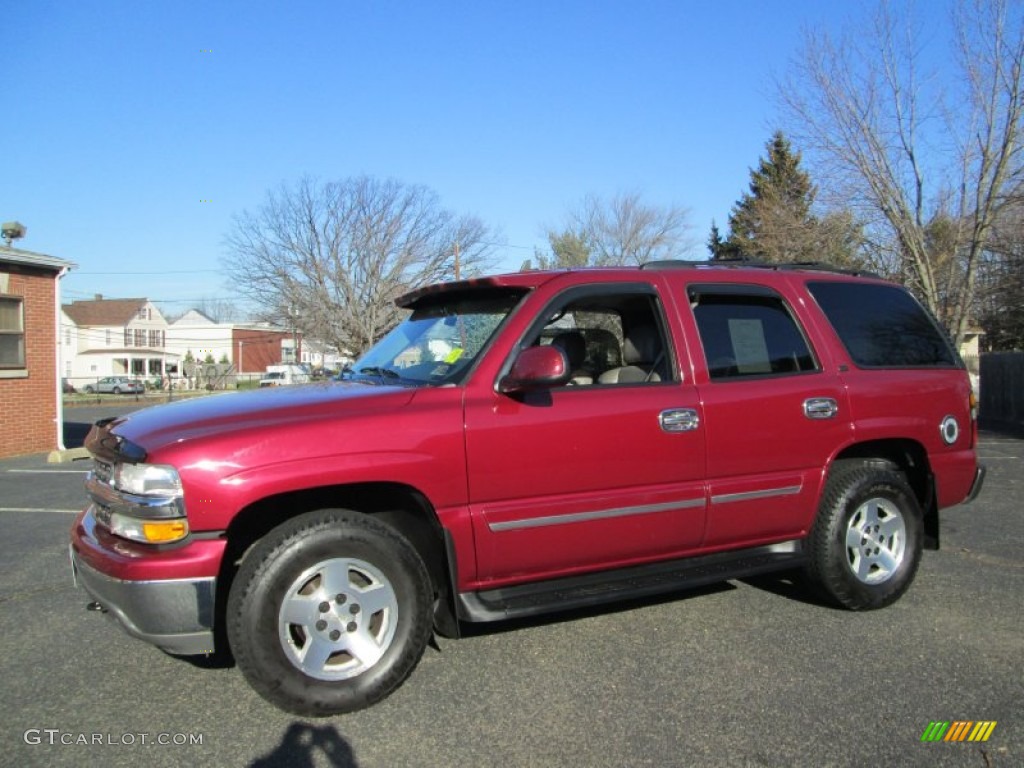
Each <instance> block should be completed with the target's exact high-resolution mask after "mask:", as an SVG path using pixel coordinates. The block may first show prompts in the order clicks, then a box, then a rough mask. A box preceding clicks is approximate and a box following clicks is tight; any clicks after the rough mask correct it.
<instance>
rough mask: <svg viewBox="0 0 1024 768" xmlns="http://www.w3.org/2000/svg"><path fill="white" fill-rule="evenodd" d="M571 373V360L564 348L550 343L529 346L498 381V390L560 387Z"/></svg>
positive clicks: (516, 390)
mask: <svg viewBox="0 0 1024 768" xmlns="http://www.w3.org/2000/svg"><path fill="white" fill-rule="evenodd" d="M569 373H570V372H569V361H568V360H566V358H565V354H564V353H563V352H562V350H560V349H558V348H557V347H552V346H550V345H548V346H543V347H527V348H526V349H524V350H523V351H522V352H520V353H519V356H518V357H517V358H516V360H515V362H514V363H512V370H510V371H509V372H508V375H507V376H506V377H505V378H503V379H502V380H501V381H500V382H499V383H498V391H499V392H503V393H505V394H509V393H512V392H528V391H531V390H536V389H549V388H551V387H559V386H561V385H563V384H566V383H568V381H569V378H570V376H569Z"/></svg>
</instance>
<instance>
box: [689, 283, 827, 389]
mask: <svg viewBox="0 0 1024 768" xmlns="http://www.w3.org/2000/svg"><path fill="white" fill-rule="evenodd" d="M690 304H691V306H692V307H693V315H694V317H695V318H696V321H697V329H698V331H699V333H700V341H701V345H702V346H703V348H704V359H705V360H707V364H708V372H709V374H710V376H711V379H712V380H714V381H721V380H728V379H734V378H739V377H744V376H773V375H776V376H777V375H785V374H796V373H805V372H808V371H815V370H817V364H816V362H815V360H814V356H813V355H812V354H811V350H810V348H809V347H808V346H807V341H806V339H805V338H804V335H803V333H802V332H801V330H800V327H799V326H798V325H797V323H796V321H795V320H794V318H793V316H792V314H790V312H789V309H788V307H787V306H786V304H785V303H784V302H783V301H782V299H781V298H779V297H778V296H771V295H762V294H757V295H745V294H741V293H733V292H730V293H721V294H716V293H713V292H694V291H691V294H690Z"/></svg>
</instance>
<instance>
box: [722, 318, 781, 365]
mask: <svg viewBox="0 0 1024 768" xmlns="http://www.w3.org/2000/svg"><path fill="white" fill-rule="evenodd" d="M729 338H730V339H731V341H732V351H733V355H734V356H735V358H736V370H737V371H739V372H740V373H771V372H772V363H771V360H769V358H768V344H767V342H766V341H765V338H764V325H762V323H761V321H760V320H755V319H745V318H731V319H730V320H729Z"/></svg>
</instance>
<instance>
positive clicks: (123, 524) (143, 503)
mask: <svg viewBox="0 0 1024 768" xmlns="http://www.w3.org/2000/svg"><path fill="white" fill-rule="evenodd" d="M85 485H86V490H87V491H88V493H89V496H90V497H91V498H92V500H93V507H92V508H93V510H94V515H95V517H96V521H97V522H98V523H100V524H101V525H104V526H105V527H106V528H108V529H109V530H110V532H111V533H113V534H115V535H117V536H120V537H122V538H125V539H129V540H130V541H140V542H143V543H146V544H169V543H171V542H175V541H181V540H182V539H184V538H185V537H186V536H188V534H189V527H188V519H187V517H186V516H185V505H184V498H183V497H184V493H183V490H182V485H181V478H180V477H179V476H178V471H177V470H176V469H175V468H174V467H172V466H170V465H167V464H128V463H120V464H116V465H114V466H112V467H111V465H109V464H105V463H103V462H100V461H97V462H96V467H95V468H94V469H93V472H92V473H90V475H89V477H87V478H86V483H85Z"/></svg>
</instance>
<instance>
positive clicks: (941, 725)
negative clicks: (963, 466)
mask: <svg viewBox="0 0 1024 768" xmlns="http://www.w3.org/2000/svg"><path fill="white" fill-rule="evenodd" d="M995 729H996V721H995V720H978V721H974V720H954V721H952V722H950V721H949V720H933V721H932V722H930V723H928V727H927V728H925V729H924V733H922V734H921V741H988V737H989V736H991V735H992V731H994V730H995Z"/></svg>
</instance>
